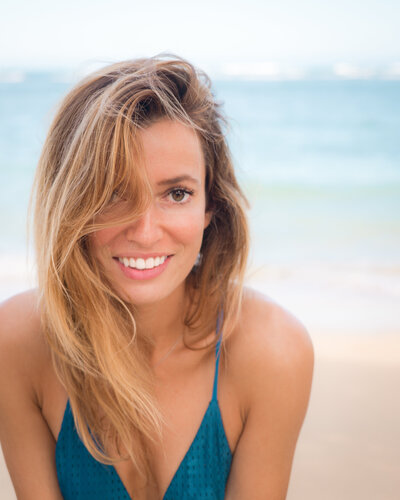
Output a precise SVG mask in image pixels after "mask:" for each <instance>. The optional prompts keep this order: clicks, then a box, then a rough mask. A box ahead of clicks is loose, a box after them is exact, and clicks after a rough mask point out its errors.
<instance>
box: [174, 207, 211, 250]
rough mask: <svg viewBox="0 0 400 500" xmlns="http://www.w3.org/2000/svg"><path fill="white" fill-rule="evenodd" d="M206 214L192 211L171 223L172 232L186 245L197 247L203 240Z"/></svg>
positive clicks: (200, 211) (175, 218) (201, 211)
mask: <svg viewBox="0 0 400 500" xmlns="http://www.w3.org/2000/svg"><path fill="white" fill-rule="evenodd" d="M204 225H205V213H204V211H203V210H190V211H187V212H186V213H185V214H181V215H180V216H179V217H174V218H173V219H171V220H170V222H169V227H170V230H171V231H173V232H174V234H175V235H176V237H179V239H180V240H181V241H182V242H185V243H186V244H189V243H193V244H195V245H197V244H198V243H199V241H201V240H202V238H203V232H204Z"/></svg>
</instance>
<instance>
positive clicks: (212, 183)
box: [32, 56, 248, 477]
mask: <svg viewBox="0 0 400 500" xmlns="http://www.w3.org/2000/svg"><path fill="white" fill-rule="evenodd" d="M162 118H168V119H171V120H176V121H179V122H181V123H183V124H185V125H188V126H190V127H192V128H193V129H194V130H195V131H196V133H197V134H198V137H199V138H200V141H201V145H202V149H203V153H204V159H205V165H206V181H205V190H206V200H207V210H210V211H211V212H212V219H211V222H210V224H209V225H208V227H207V228H206V229H205V232H204V236H203V242H202V247H201V253H202V259H201V264H200V265H199V266H196V267H194V268H193V270H192V271H191V272H190V274H189V276H188V277H187V279H186V289H187V294H188V296H189V297H190V298H191V301H190V307H188V309H187V311H186V312H185V319H184V322H185V325H186V327H187V332H188V333H187V338H186V337H185V338H184V342H185V345H186V346H187V347H188V348H194V347H192V346H190V342H189V340H190V335H191V334H193V333H196V332H197V338H198V334H199V332H200V338H205V336H206V335H208V334H209V333H210V331H212V328H213V327H214V325H215V321H216V317H217V314H218V311H219V309H220V308H221V307H222V308H223V310H224V337H226V335H229V333H230V332H231V331H232V330H233V328H234V326H235V323H236V321H237V316H238V311H239V308H240V302H241V295H242V286H243V279H244V273H245V267H246V259H247V254H248V228H247V221H246V216H245V207H246V203H247V202H246V199H245V197H244V195H243V193H242V191H241V189H240V187H239V185H238V183H237V181H236V178H235V174H234V170H233V166H232V160H231V156H230V152H229V149H228V146H227V142H226V137H225V134H226V126H227V122H226V119H225V118H224V115H223V112H222V110H221V104H220V103H218V102H217V101H216V99H215V97H214V95H213V93H212V90H211V83H210V80H209V78H208V77H207V75H206V74H205V73H203V72H201V71H199V70H197V69H196V68H194V67H193V66H192V65H191V64H190V63H189V62H187V61H185V60H183V59H181V58H178V57H176V56H157V57H154V58H146V59H145V58H143V59H136V60H132V61H126V62H122V63H117V64H113V65H111V66H107V67H105V68H103V69H101V70H100V71H97V72H96V73H94V74H92V75H90V76H88V77H87V78H85V79H84V80H83V81H81V82H80V83H79V84H78V85H77V86H76V87H75V88H74V89H72V90H71V91H70V92H69V93H68V95H67V96H66V97H65V98H64V100H63V101H62V103H61V105H60V107H59V109H58V112H57V113H56V116H55V118H54V120H53V123H52V125H51V127H50V131H49V133H48V136H47V138H46V141H45V144H44V147H43V151H42V154H41V157H40V160H39V164H38V168H37V172H36V177H35V183H34V190H33V194H32V200H33V203H34V213H33V218H34V239H35V248H36V257H37V268H38V281H39V292H40V307H41V311H42V323H43V329H44V333H45V336H46V339H47V341H48V343H49V346H50V348H51V353H52V362H53V364H54V367H55V370H56V373H57V376H58V378H59V379H60V381H61V383H62V384H63V385H64V387H65V389H66V391H67V393H68V396H69V400H70V405H71V408H72V411H73V414H74V419H75V424H76V427H77V430H78V433H79V435H80V437H81V439H82V441H83V442H84V444H85V446H86V448H87V449H88V450H89V452H90V453H91V454H92V455H93V456H94V457H95V458H96V459H97V460H99V461H101V462H103V463H106V464H114V463H116V462H117V461H119V460H121V459H122V458H127V457H129V458H130V459H131V460H132V462H133V464H134V466H135V467H136V469H137V471H138V472H139V473H140V475H142V476H143V477H148V475H149V474H151V472H150V467H149V461H148V456H147V454H146V449H147V445H146V443H151V442H152V443H155V442H157V441H160V440H161V434H162V432H161V429H162V425H161V424H162V421H163V420H162V414H161V412H160V411H159V409H158V406H157V404H156V401H155V398H154V392H153V385H152V381H153V380H154V377H153V374H152V370H151V367H150V363H149V362H148V356H146V352H147V351H146V345H145V343H144V342H143V339H141V338H140V335H138V332H137V330H136V324H135V318H134V309H133V307H132V304H129V303H127V302H125V301H124V300H123V299H122V298H121V297H119V296H118V294H117V293H116V291H115V290H114V289H113V287H112V285H111V283H110V282H108V280H107V278H106V276H105V275H104V273H103V272H102V269H101V268H100V266H99V264H98V263H97V262H96V260H95V259H94V258H93V256H92V254H91V252H90V248H89V245H88V235H89V234H90V233H92V232H94V231H96V230H98V229H100V228H102V227H104V224H103V225H101V224H100V223H98V222H96V220H97V216H98V215H99V214H101V213H102V212H103V211H104V210H107V207H109V206H110V204H112V203H113V199H114V195H115V193H118V194H120V193H122V194H123V195H124V197H125V199H128V200H130V209H129V213H126V214H124V215H123V216H121V217H120V218H119V219H118V221H117V220H116V221H112V223H117V222H118V223H120V222H123V221H125V222H126V221H127V220H132V219H134V218H135V217H138V216H140V214H142V213H143V211H144V210H146V207H147V206H148V204H149V203H150V200H151V196H152V194H151V190H150V187H149V181H148V179H147V177H146V175H145V173H144V169H143V166H142V164H141V146H140V141H139V138H138V135H139V134H138V133H137V132H138V131H139V130H140V129H142V128H144V127H147V126H149V125H150V124H151V123H154V122H155V121H157V120H159V119H162ZM132 173H133V174H134V175H132ZM110 224H111V223H109V224H108V225H110ZM133 306H134V305H133ZM214 344H215V343H212V344H210V345H208V346H207V348H210V349H211V348H213V347H214ZM106 443H107V444H109V445H110V448H107V449H106V447H105V444H106ZM110 450H116V453H111V452H110ZM123 452H124V453H123Z"/></svg>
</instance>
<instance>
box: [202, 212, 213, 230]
mask: <svg viewBox="0 0 400 500" xmlns="http://www.w3.org/2000/svg"><path fill="white" fill-rule="evenodd" d="M212 216H213V212H212V210H208V211H207V212H206V213H205V216H204V229H206V227H208V225H209V224H210V222H211V219H212Z"/></svg>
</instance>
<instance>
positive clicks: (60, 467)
mask: <svg viewBox="0 0 400 500" xmlns="http://www.w3.org/2000/svg"><path fill="white" fill-rule="evenodd" d="M221 319H222V318H221V316H220V317H219V318H218V322H217V334H218V333H219V325H220V320H221ZM220 345H221V335H220V336H219V339H218V342H217V345H216V351H215V357H216V360H215V375H214V384H213V391H212V399H211V401H210V403H209V405H208V408H207V410H206V412H205V414H204V417H203V420H202V422H201V424H200V427H199V429H198V431H197V434H196V436H195V438H194V439H193V441H192V444H191V445H190V447H189V449H188V451H187V452H186V455H185V456H184V458H183V460H182V461H181V463H180V465H179V467H178V470H177V471H176V472H175V475H174V477H173V478H172V481H171V483H170V485H169V487H168V489H167V491H166V492H165V495H164V497H163V500H203V499H204V500H205V499H207V500H223V498H224V495H225V487H226V482H227V479H228V475H229V471H230V468H231V462H232V453H231V451H230V449H229V444H228V440H227V438H226V434H225V430H224V426H223V423H222V418H221V411H220V408H219V404H218V400H217V387H218V365H219V355H220ZM56 467H57V477H58V482H59V485H60V489H61V493H62V495H63V497H64V500H134V498H133V499H131V498H130V496H129V494H128V492H127V490H126V488H125V486H124V484H123V483H122V481H121V479H120V477H119V476H118V474H117V471H116V469H115V467H114V466H112V465H105V464H102V463H101V462H99V461H97V460H96V459H95V458H94V457H93V456H92V455H91V454H90V453H89V452H88V451H87V449H86V448H85V446H84V445H83V443H82V441H81V440H80V438H79V436H78V434H77V432H76V428H75V424H74V419H73V415H72V411H71V407H70V404H69V400H68V401H67V405H66V408H65V412H64V418H63V421H62V425H61V430H60V433H59V435H58V439H57V445H56Z"/></svg>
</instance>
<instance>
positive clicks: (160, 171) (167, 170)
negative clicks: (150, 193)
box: [139, 119, 205, 180]
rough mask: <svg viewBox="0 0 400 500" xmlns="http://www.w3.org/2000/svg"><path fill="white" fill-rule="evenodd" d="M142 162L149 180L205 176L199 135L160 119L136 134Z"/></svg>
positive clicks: (200, 177)
mask: <svg viewBox="0 0 400 500" xmlns="http://www.w3.org/2000/svg"><path fill="white" fill-rule="evenodd" d="M139 135H140V139H141V143H142V148H143V150H142V153H143V159H144V163H145V166H146V169H147V173H148V175H149V177H150V179H155V180H159V179H160V178H162V177H165V176H168V177H179V176H182V175H188V174H189V175H191V176H196V177H197V178H198V179H199V180H202V179H203V178H204V175H205V165H204V155H203V150H202V145H201V142H200V139H199V136H198V134H197V133H196V132H195V131H194V130H193V129H192V128H191V127H189V126H187V125H184V124H182V123H180V122H177V121H172V120H168V119H162V120H159V121H157V122H155V123H153V124H152V125H150V126H149V127H147V128H145V129H142V130H141V131H140V132H139Z"/></svg>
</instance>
